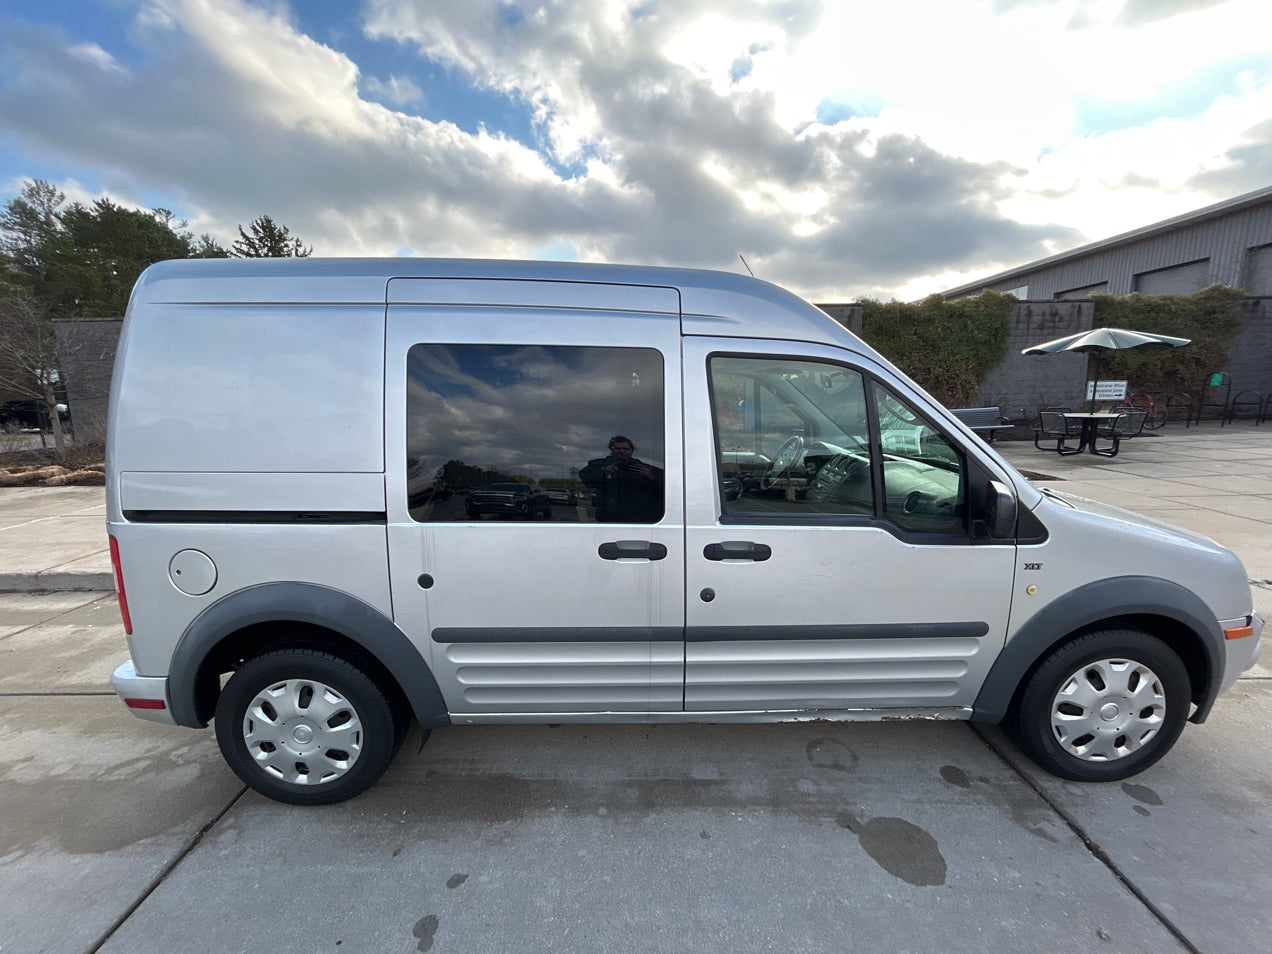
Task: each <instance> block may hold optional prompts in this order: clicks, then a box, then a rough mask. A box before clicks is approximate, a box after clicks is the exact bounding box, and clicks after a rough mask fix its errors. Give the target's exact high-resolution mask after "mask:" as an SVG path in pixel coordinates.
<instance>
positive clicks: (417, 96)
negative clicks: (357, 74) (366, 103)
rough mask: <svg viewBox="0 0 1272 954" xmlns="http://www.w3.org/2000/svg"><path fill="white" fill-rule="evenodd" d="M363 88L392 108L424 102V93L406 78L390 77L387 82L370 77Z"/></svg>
mask: <svg viewBox="0 0 1272 954" xmlns="http://www.w3.org/2000/svg"><path fill="white" fill-rule="evenodd" d="M362 88H363V90H365V91H366V92H367V93H369V94H370V95H371V96H372V97H373V98H376V99H381V100H383V101H384V102H386V103H388V104H389V105H391V106H409V105H411V104H412V103H422V102H423V101H424V91H423V90H422V89H420V88H419V86H418V85H416V84H415V83H414V82H412V81H411V80H410V79H409V78H408V77H405V76H390V77H389V78H388V79H387V80H379V79H376V78H375V77H374V76H368V77H367V78H366V79H365V80H363V82H362Z"/></svg>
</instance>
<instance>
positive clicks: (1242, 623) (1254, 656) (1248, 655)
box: [1219, 613, 1264, 692]
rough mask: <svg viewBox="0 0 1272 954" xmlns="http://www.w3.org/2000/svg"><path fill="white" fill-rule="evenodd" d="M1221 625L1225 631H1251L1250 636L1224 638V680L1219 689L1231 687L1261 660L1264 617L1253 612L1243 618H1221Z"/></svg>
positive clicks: (1221, 690) (1223, 689)
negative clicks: (1225, 655)
mask: <svg viewBox="0 0 1272 954" xmlns="http://www.w3.org/2000/svg"><path fill="white" fill-rule="evenodd" d="M1219 626H1220V628H1221V629H1223V631H1224V633H1225V634H1226V633H1229V632H1232V633H1239V632H1242V631H1243V630H1244V631H1246V632H1249V633H1250V635H1248V636H1241V637H1238V638H1235V639H1234V638H1231V637H1230V638H1228V639H1226V640H1224V648H1225V649H1226V650H1227V659H1226V660H1225V665H1224V672H1223V681H1222V682H1221V683H1220V685H1219V691H1220V692H1223V691H1225V690H1227V689H1229V688H1230V687H1231V686H1232V684H1233V683H1235V682H1236V681H1237V677H1238V676H1240V675H1241V674H1242V673H1243V672H1245V671H1246V670H1247V669H1249V668H1250V667H1251V666H1253V665H1254V664H1255V663H1257V662H1258V661H1259V650H1260V649H1261V648H1262V644H1261V642H1260V639H1259V637H1260V636H1262V635H1263V627H1264V619H1263V617H1262V616H1260V615H1259V614H1258V613H1251V614H1250V615H1249V616H1246V617H1242V618H1241V619H1231V620H1220V622H1219Z"/></svg>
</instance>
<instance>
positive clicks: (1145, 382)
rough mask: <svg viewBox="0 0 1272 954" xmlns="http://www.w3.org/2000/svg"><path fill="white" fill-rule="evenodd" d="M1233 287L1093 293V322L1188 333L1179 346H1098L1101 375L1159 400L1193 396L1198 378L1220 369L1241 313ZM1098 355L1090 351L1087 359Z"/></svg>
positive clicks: (1239, 295)
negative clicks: (1111, 348) (1155, 292)
mask: <svg viewBox="0 0 1272 954" xmlns="http://www.w3.org/2000/svg"><path fill="white" fill-rule="evenodd" d="M1242 297H1243V293H1242V291H1241V290H1240V289H1238V288H1228V287H1227V286H1225V285H1211V286H1210V287H1209V288H1203V289H1202V290H1201V291H1199V292H1194V293H1193V294H1191V295H1140V294H1138V293H1136V294H1133V295H1125V296H1120V297H1119V296H1114V295H1095V296H1093V298H1092V300H1093V301H1094V302H1095V325H1096V326H1097V327H1102V328H1127V329H1130V330H1132V331H1151V332H1153V333H1155V334H1161V335H1173V336H1175V337H1177V338H1190V339H1192V344H1190V345H1187V346H1185V347H1183V348H1162V347H1158V346H1156V345H1146V346H1144V347H1142V348H1129V349H1127V350H1125V351H1101V352H1100V353H1099V355H1098V358H1099V361H1100V367H1099V373H1100V379H1101V380H1122V379H1125V380H1126V381H1128V382H1129V385H1128V386H1129V388H1130V393H1133V394H1139V393H1143V392H1147V393H1149V394H1153V395H1155V396H1157V398H1158V400H1159V401H1164V400H1165V399H1166V398H1167V397H1169V396H1171V395H1172V394H1180V393H1186V394H1191V395H1192V396H1193V397H1194V398H1195V397H1196V396H1197V392H1198V390H1199V389H1200V387H1201V385H1202V382H1203V380H1204V379H1205V378H1206V377H1207V376H1208V375H1209V374H1210V373H1211V372H1214V371H1223V370H1225V367H1226V365H1227V362H1228V354H1229V349H1230V346H1231V344H1232V340H1233V338H1234V337H1235V336H1236V335H1237V334H1238V332H1240V331H1241V329H1242V327H1243V326H1244V324H1245V321H1246V318H1245V315H1244V313H1243V312H1242V311H1241V308H1240V302H1241V299H1242ZM1095 357H1097V356H1096V355H1092V358H1095Z"/></svg>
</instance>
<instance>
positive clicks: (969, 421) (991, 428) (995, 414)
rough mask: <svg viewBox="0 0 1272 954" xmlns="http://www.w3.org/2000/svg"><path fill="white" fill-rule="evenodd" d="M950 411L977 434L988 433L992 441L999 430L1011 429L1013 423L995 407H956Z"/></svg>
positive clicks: (989, 439)
mask: <svg viewBox="0 0 1272 954" xmlns="http://www.w3.org/2000/svg"><path fill="white" fill-rule="evenodd" d="M950 413H951V414H953V415H954V416H955V417H957V418H958V419H959V420H960V421H962V422H963V423H964V424H966V425H967V426H968V427H970V428H971V429H972V430H974V431H976V432H977V433H978V434H980V433H982V432H985V433H988V435H989V436H988V437H987V438H986V440H988V441H989V442H990V443H991V444H992V443H993V442H994V435H995V434H996V433H998V432H999V431H1003V430H1011V428H1012V427H1014V426H1015V425H1014V424H1012V423H1011V421H1009V420H1007V419H1006V418H1005V417H1003V415H1002V412H1001V411H999V410H998V408H996V407H958V408H950Z"/></svg>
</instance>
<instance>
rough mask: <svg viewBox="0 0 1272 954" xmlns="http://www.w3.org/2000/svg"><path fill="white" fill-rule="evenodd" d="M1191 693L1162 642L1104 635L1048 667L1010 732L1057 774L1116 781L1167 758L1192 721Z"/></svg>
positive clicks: (1069, 646) (1132, 633)
mask: <svg viewBox="0 0 1272 954" xmlns="http://www.w3.org/2000/svg"><path fill="white" fill-rule="evenodd" d="M1189 689H1190V687H1189V681H1188V671H1187V670H1186V669H1185V668H1184V664H1183V663H1182V662H1181V661H1180V659H1179V656H1178V655H1177V654H1176V653H1175V652H1174V650H1172V649H1171V648H1170V647H1169V646H1167V645H1166V644H1165V643H1163V642H1162V641H1161V640H1159V639H1156V638H1155V637H1153V636H1150V635H1148V634H1147V633H1145V632H1142V631H1140V630H1135V629H1111V630H1101V631H1098V632H1094V633H1089V634H1087V635H1085V636H1082V637H1080V638H1078V639H1075V640H1073V641H1072V642H1070V643H1066V644H1065V645H1063V646H1061V647H1059V648H1058V649H1056V650H1055V651H1054V652H1052V653H1051V654H1050V655H1049V656H1047V657H1046V659H1044V660H1043V662H1042V665H1040V666H1039V667H1038V669H1037V670H1036V671H1035V672H1034V674H1033V675H1032V676H1031V677H1030V678H1029V681H1028V682H1027V683H1026V685H1025V691H1024V693H1023V694H1022V696H1021V699H1020V705H1019V707H1018V708H1017V709H1016V711H1015V713H1014V718H1013V719H1012V721H1011V722H1010V723H1009V725H1008V728H1009V729H1011V730H1012V734H1013V735H1014V736H1015V738H1016V742H1017V744H1018V745H1019V746H1020V748H1021V751H1023V752H1024V753H1025V754H1026V755H1027V756H1029V758H1031V759H1033V761H1034V762H1036V763H1037V764H1038V765H1039V766H1040V767H1041V768H1043V769H1045V770H1046V771H1048V772H1050V773H1051V774H1052V775H1056V776H1059V777H1060V778H1064V779H1069V780H1071V781H1075V782H1116V781H1120V780H1121V779H1124V778H1129V777H1130V776H1132V775H1135V774H1136V773H1137V772H1142V771H1143V770H1144V769H1146V768H1148V767H1149V766H1150V765H1152V764H1153V763H1154V762H1156V761H1157V760H1158V759H1160V758H1161V757H1162V756H1163V755H1165V754H1166V753H1167V752H1168V751H1170V748H1171V746H1173V745H1174V744H1175V741H1176V740H1177V739H1178V738H1179V734H1180V732H1182V731H1183V728H1184V722H1185V721H1186V719H1187V717H1188V709H1189V699H1190V695H1191V693H1190V691H1189Z"/></svg>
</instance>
